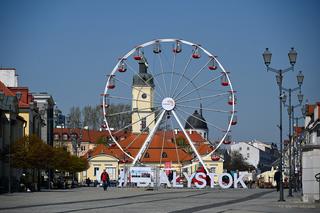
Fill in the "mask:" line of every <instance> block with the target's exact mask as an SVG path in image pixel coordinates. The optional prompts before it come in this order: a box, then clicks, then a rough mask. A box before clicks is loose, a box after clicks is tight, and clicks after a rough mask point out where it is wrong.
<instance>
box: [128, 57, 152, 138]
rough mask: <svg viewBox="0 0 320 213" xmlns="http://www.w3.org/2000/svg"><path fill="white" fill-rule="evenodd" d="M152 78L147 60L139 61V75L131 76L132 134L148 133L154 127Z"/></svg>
mask: <svg viewBox="0 0 320 213" xmlns="http://www.w3.org/2000/svg"><path fill="white" fill-rule="evenodd" d="M154 87H155V86H154V82H153V76H152V75H151V74H149V73H148V63H147V60H146V59H145V58H144V57H142V59H141V60H140V61H139V73H138V74H136V75H134V76H133V82H132V111H133V112H132V115H131V122H132V133H134V134H138V133H140V132H148V131H149V130H151V129H152V128H153V127H154V125H155V113H154V112H153V111H154V109H153V99H154V97H153V92H154Z"/></svg>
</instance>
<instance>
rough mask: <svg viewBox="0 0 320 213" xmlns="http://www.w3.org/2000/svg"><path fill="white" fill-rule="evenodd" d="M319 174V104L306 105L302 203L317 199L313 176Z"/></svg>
mask: <svg viewBox="0 0 320 213" xmlns="http://www.w3.org/2000/svg"><path fill="white" fill-rule="evenodd" d="M318 173H320V102H318V103H317V104H315V105H306V117H305V144H303V146H302V190H303V201H305V202H315V200H320V198H319V190H320V189H319V183H318V182H317V181H316V178H315V175H316V174H318Z"/></svg>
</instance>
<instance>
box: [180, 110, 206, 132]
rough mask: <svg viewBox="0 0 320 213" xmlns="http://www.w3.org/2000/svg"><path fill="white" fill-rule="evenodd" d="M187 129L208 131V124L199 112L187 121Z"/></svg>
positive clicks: (195, 112)
mask: <svg viewBox="0 0 320 213" xmlns="http://www.w3.org/2000/svg"><path fill="white" fill-rule="evenodd" d="M184 128H185V129H204V130H207V129H208V126H207V122H206V120H205V119H204V118H203V117H202V115H201V114H200V113H198V111H197V110H195V111H194V113H193V114H192V115H190V116H189V117H188V119H187V122H186V125H185V127H184Z"/></svg>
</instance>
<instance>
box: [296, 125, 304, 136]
mask: <svg viewBox="0 0 320 213" xmlns="http://www.w3.org/2000/svg"><path fill="white" fill-rule="evenodd" d="M303 130H304V127H297V126H295V127H294V132H295V133H296V134H298V135H300V134H301V133H302V132H303Z"/></svg>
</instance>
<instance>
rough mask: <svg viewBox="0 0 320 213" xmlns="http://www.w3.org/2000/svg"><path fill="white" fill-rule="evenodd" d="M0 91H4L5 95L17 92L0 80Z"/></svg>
mask: <svg viewBox="0 0 320 213" xmlns="http://www.w3.org/2000/svg"><path fill="white" fill-rule="evenodd" d="M0 91H1V92H3V93H4V95H5V96H15V94H14V93H13V92H12V91H11V90H10V89H9V88H8V87H6V85H4V83H2V81H0Z"/></svg>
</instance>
